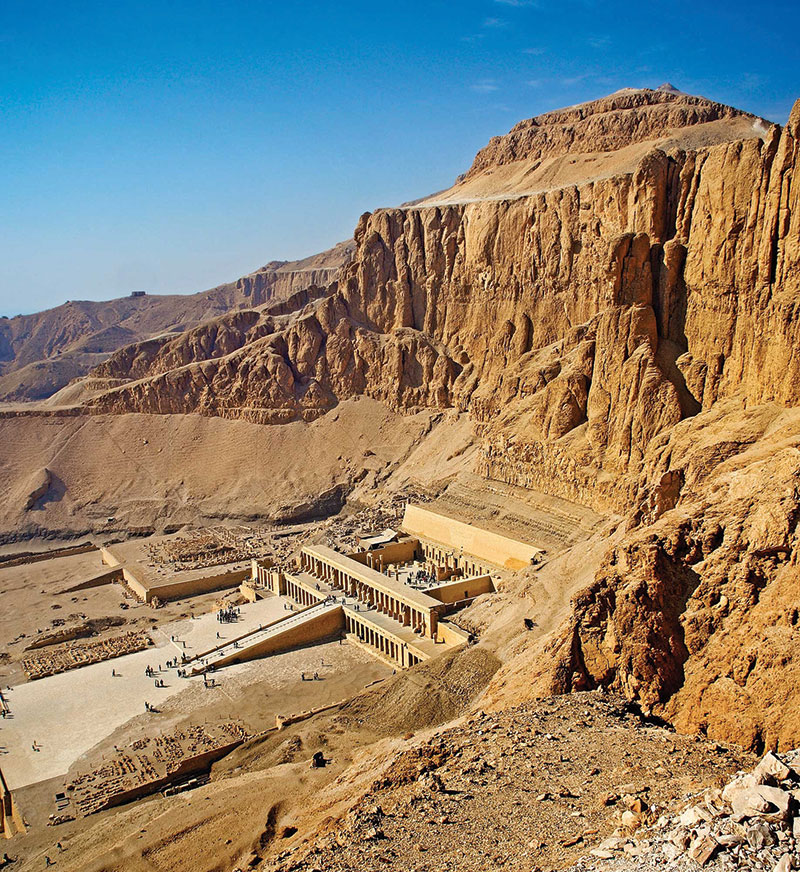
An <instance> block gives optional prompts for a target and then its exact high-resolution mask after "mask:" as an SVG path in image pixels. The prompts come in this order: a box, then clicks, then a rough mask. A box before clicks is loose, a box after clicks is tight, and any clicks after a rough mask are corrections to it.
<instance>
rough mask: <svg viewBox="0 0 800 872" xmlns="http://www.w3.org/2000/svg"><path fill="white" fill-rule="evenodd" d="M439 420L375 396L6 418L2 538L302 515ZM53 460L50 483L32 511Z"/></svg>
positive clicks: (387, 468)
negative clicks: (310, 408)
mask: <svg viewBox="0 0 800 872" xmlns="http://www.w3.org/2000/svg"><path fill="white" fill-rule="evenodd" d="M436 419H437V415H436V413H433V412H429V411H425V412H419V413H418V414H416V415H409V416H400V415H397V414H395V413H393V412H390V411H389V410H387V409H386V408H385V407H384V406H383V405H381V404H380V403H377V402H375V401H372V400H369V399H366V398H360V399H354V400H348V401H346V402H342V403H340V404H339V406H338V407H337V408H336V409H335V410H333V411H332V412H331V413H329V414H327V415H323V416H322V417H321V418H319V419H318V420H316V421H314V422H312V423H309V424H307V423H304V422H302V421H298V422H294V423H290V424H286V425H283V426H280V427H276V426H269V425H258V424H250V423H248V422H246V421H241V420H226V419H223V418H206V417H203V416H201V415H136V414H131V415H112V416H103V415H96V416H78V417H60V416H54V417H19V418H0V541H3V540H4V539H5V540H11V539H19V538H20V537H26V536H41V535H42V531H48V532H49V533H50V534H52V535H54V536H57V537H58V538H65V537H66V535H67V534H69V533H72V534H75V535H85V534H86V533H87V532H91V531H94V532H97V533H102V534H103V535H104V536H106V537H107V538H110V537H111V536H112V535H115V534H124V535H127V533H128V532H129V531H131V530H132V529H134V528H140V529H147V530H148V531H149V532H153V533H155V532H161V531H163V530H164V529H166V528H168V527H176V526H180V525H183V524H194V525H198V526H202V525H209V524H214V523H219V521H220V520H221V519H225V520H228V521H241V522H251V521H254V520H275V519H278V520H287V519H296V518H298V517H303V516H306V517H307V516H308V515H309V514H313V513H314V512H315V510H316V511H317V512H319V506H320V504H321V502H322V504H323V505H324V506H325V505H327V507H328V511H330V510H331V500H333V502H334V503H335V502H336V498H335V489H337V488H340V489H344V488H346V487H349V486H350V484H351V482H353V481H356V480H358V481H364V480H367V479H368V480H369V481H371V482H373V483H374V482H375V481H376V478H377V477H385V475H388V474H389V472H391V470H392V469H393V468H394V467H395V466H396V464H397V463H399V462H401V461H402V459H403V458H404V457H406V456H407V455H408V453H409V452H410V451H411V450H412V449H413V448H414V446H415V445H416V444H417V443H418V441H419V440H420V439H421V438H422V437H423V434H425V433H427V432H428V430H429V428H430V426H431V422H432V421H434V420H436ZM98 457H102V458H103V462H102V463H98V462H97V458H98ZM310 458H313V462H311V461H310ZM44 469H47V470H49V471H50V474H51V477H52V484H51V487H50V490H49V492H48V493H47V494H46V495H45V496H43V497H42V498H41V499H40V500H39V501H38V502H36V504H35V505H34V506H33V507H32V508H31V509H29V510H25V504H26V502H27V500H28V498H29V496H30V495H31V493H32V491H33V490H34V489H35V486H36V482H37V481H38V479H37V476H39V475H41V474H43V470H44ZM325 495H327V497H326V496H325ZM326 499H327V501H328V502H327V503H326V502H325V500H326ZM336 508H338V505H335V506H333V510H336ZM323 513H324V512H323ZM112 517H113V518H114V519H115V520H114V521H113V522H109V521H108V518H112Z"/></svg>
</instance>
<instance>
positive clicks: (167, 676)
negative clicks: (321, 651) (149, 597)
mask: <svg viewBox="0 0 800 872" xmlns="http://www.w3.org/2000/svg"><path fill="white" fill-rule="evenodd" d="M283 613H284V609H283V601H282V598H280V597H269V598H267V599H264V600H259V601H258V602H256V603H248V604H245V605H243V606H242V607H241V620H240V621H238V622H237V623H234V624H220V623H219V622H218V621H217V619H216V612H213V613H209V614H205V615H203V616H202V617H200V618H197V619H186V620H182V621H176V622H174V623H171V624H167V625H165V626H164V627H163V628H162V630H161V631H154V632H153V634H152V635H153V639H154V641H155V642H156V647H153V648H149V649H148V650H146V651H140V652H138V653H136V654H128V655H126V656H124V657H117V658H115V659H113V660H106V661H104V662H102V663H95V664H92V665H90V666H85V667H83V668H81V669H73V670H71V671H69V672H64V673H61V674H59V675H53V676H51V677H49V678H43V679H40V680H38V681H31V682H27V683H25V684H19V685H17V686H16V687H13V688H11V690H9V691H4V694H5V697H6V699H7V701H8V704H9V707H10V709H11V713H12V717H9V718H4V719H3V720H2V721H0V767H2V770H3V774H4V776H5V778H6V781H7V782H8V786H9V788H11V789H12V790H13V789H14V788H19V787H25V786H27V785H30V784H35V783H37V782H39V781H44V780H45V779H48V778H55V777H56V776H59V775H64V774H65V773H66V772H67V770H68V769H69V767H70V766H71V765H72V764H73V763H74V762H75V761H76V760H77V759H78V758H79V757H80V756H82V755H83V754H85V753H86V752H88V751H89V750H90V749H91V748H93V747H94V746H95V745H96V744H98V742H101V741H102V740H103V739H105V738H106V737H107V736H109V735H110V734H111V733H112V732H114V730H116V729H117V728H119V727H121V726H122V725H123V724H125V723H126V722H127V721H129V720H130V719H131V718H134V717H137V716H139V715H142V714H144V713H145V702H148V703H150V704H151V705H153V706H156V707H158V706H159V705H161V704H162V703H164V701H165V700H167V699H168V698H169V697H171V696H173V695H174V694H177V693H179V692H180V691H181V690H183V689H184V688H185V687H186V683H185V681H186V679H179V678H178V677H177V675H176V672H175V670H174V669H171V670H167V669H166V668H165V664H166V661H167V660H171V659H172V658H174V657H176V656H177V655H176V651H177V650H179V649H178V648H176V646H175V645H174V644H173V643H172V642H170V636H172V635H174V636H176V637H177V638H179V639H184V640H186V643H187V648H186V650H187V656H188V655H189V654H191V653H199V652H200V651H202V650H207V649H208V648H211V647H213V645H214V644H215V642H216V633H217V632H219V633H220V635H221V636H223V637H225V636H227V637H228V638H233V637H234V636H238V635H241V634H242V633H244V632H247V630H248V629H255V628H257V627H258V625H259V623H268V622H269V621H271V620H274V619H275V617H276V616H278V615H279V614H283ZM159 665H160V666H161V668H162V671H161V672H160V673H158V674H157V676H156V677H158V678H160V679H163V681H164V683H165V685H166V687H164V688H157V687H155V681H154V679H153V678H148V677H147V676H146V675H145V668H146V667H147V666H151V667H152V668H153V669H156V668H157V667H158V666H159ZM112 669H113V670H114V672H116V673H117V675H116V676H114V675H112ZM189 680H197V681H199V680H200V679H189ZM34 743H36V747H37V748H38V749H39V750H34V748H33V744H34Z"/></svg>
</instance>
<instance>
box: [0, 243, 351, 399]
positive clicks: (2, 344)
mask: <svg viewBox="0 0 800 872" xmlns="http://www.w3.org/2000/svg"><path fill="white" fill-rule="evenodd" d="M351 252H352V242H342V243H339V245H337V246H335V247H334V248H332V249H330V250H329V251H325V252H323V253H322V254H317V255H314V256H312V257H308V258H305V259H304V260H299V261H272V262H270V263H268V264H266V266H263V267H261V269H259V270H257V271H256V272H254V273H250V274H249V275H246V276H243V277H242V278H240V279H237V280H236V281H234V282H229V283H228V284H224V285H219V286H218V287H216V288H212V289H211V290H208V291H203V292H201V293H198V294H172V295H166V296H165V295H156V296H152V295H145V296H140V297H135V296H130V297H123V298H121V299H117V300H109V301H107V302H99V303H96V302H90V301H80V300H71V301H69V302H67V303H65V304H64V305H62V306H57V307H56V308H54V309H49V310H47V311H45V312H39V313H37V314H35V315H19V316H17V317H15V318H2V319H0V400H6V401H9V400H40V399H44V398H46V397H48V396H50V395H51V394H53V393H54V392H55V391H57V390H59V389H60V388H62V387H63V386H64V385H66V384H67V382H69V381H71V380H72V379H74V378H78V377H80V376H82V375H85V374H86V373H87V372H88V371H89V370H90V369H91V368H92V367H94V366H97V365H98V364H99V363H100V362H101V361H103V360H104V359H105V358H106V357H107V356H108V355H109V354H110V353H111V352H113V351H116V349H117V348H120V347H121V346H123V345H128V344H130V343H131V342H136V341H139V340H144V339H148V338H150V337H151V336H154V335H159V334H163V333H166V334H179V333H181V332H182V331H184V330H186V329H189V328H191V327H194V326H196V325H197V324H199V323H201V322H203V321H206V320H208V319H210V318H214V317H218V316H219V315H222V314H224V313H226V312H229V311H231V310H233V309H241V308H249V307H251V306H259V305H261V304H263V303H267V302H269V301H270V300H275V299H282V298H284V297H288V296H290V295H291V294H292V293H294V292H295V291H298V290H303V289H306V288H309V287H312V286H321V287H325V286H327V284H328V283H329V282H330V281H331V279H332V278H333V276H334V275H335V273H336V271H337V270H338V269H339V267H341V266H342V264H344V263H345V262H346V261H347V259H348V258H349V256H350V254H351Z"/></svg>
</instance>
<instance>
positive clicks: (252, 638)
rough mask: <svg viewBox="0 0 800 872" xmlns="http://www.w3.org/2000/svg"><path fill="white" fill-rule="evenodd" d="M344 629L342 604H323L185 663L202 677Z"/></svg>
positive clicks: (282, 619)
mask: <svg viewBox="0 0 800 872" xmlns="http://www.w3.org/2000/svg"><path fill="white" fill-rule="evenodd" d="M343 628H344V612H343V610H342V606H341V604H340V603H335V602H321V603H317V604H316V605H313V606H309V607H308V608H306V609H303V611H301V612H295V613H294V614H291V615H287V616H286V617H285V618H280V619H279V620H277V621H274V622H273V623H272V624H269V625H268V626H266V627H263V628H262V629H258V630H252V631H251V632H249V633H247V634H245V635H244V636H240V637H239V638H237V639H232V640H231V641H230V642H226V643H225V644H224V645H220V646H219V647H218V648H213V649H211V650H210V651H206V652H205V653H203V654H198V655H197V657H194V658H193V659H192V660H189V661H188V662H187V663H186V664H184V668H185V669H186V674H187V675H199V674H201V673H203V672H208V671H209V670H214V669H220V668H221V667H223V666H230V665H231V664H232V663H243V662H245V661H246V660H255V659H257V658H259V657H268V656H270V655H272V654H280V653H282V652H284V651H290V650H291V649H293V648H299V647H301V646H303V645H310V644H313V643H314V642H321V641H322V640H323V639H327V638H329V637H330V636H332V635H334V634H336V633H339V632H341V631H342V629H343Z"/></svg>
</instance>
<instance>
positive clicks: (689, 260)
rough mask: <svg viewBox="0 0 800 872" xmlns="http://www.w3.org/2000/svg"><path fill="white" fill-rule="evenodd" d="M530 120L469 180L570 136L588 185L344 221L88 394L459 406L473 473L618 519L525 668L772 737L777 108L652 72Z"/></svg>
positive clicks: (223, 407)
mask: <svg viewBox="0 0 800 872" xmlns="http://www.w3.org/2000/svg"><path fill="white" fill-rule="evenodd" d="M534 121H535V123H534V122H526V123H524V124H523V125H520V126H518V127H517V128H515V130H514V131H512V133H511V134H509V135H508V137H507V138H503V140H499V141H496V142H493V143H492V144H491V146H490V147H489V149H488V150H486V151H485V152H483V153H482V155H481V156H479V159H478V160H476V164H475V165H474V166H473V168H472V170H471V171H470V174H469V175H470V177H471V178H472V179H474V178H475V177H476V176H477V175H478V174H480V173H483V174H484V177H485V179H486V185H487V186H488V188H487V189H488V190H490V189H491V175H492V173H494V172H497V171H498V170H499V169H502V166H503V165H504V163H505V162H508V161H512V162H513V161H516V162H517V163H519V162H522V163H524V162H525V161H529V162H530V164H531V167H532V168H533V166H534V164H535V163H536V161H538V160H540V159H541V158H542V156H543V155H544V156H546V157H547V156H549V157H550V158H553V157H562V158H563V157H566V158H567V159H571V158H570V155H572V154H578V153H579V154H582V155H587V154H589V155H593V160H595V161H596V167H595V170H596V171H595V172H594V174H593V175H592V176H591V178H589V179H588V180H585V181H583V182H580V183H574V184H569V185H566V186H562V187H556V188H548V189H546V190H541V191H539V192H534V193H528V194H526V195H517V196H514V197H503V198H496V197H495V198H494V199H493V198H491V197H488V198H486V199H483V200H481V201H477V202H461V203H458V202H454V203H451V204H448V205H443V206H425V205H424V203H423V204H421V205H418V206H413V207H409V208H405V209H382V210H379V211H377V212H375V213H373V214H367V215H364V216H363V217H362V219H361V220H360V222H359V225H358V227H357V229H356V234H355V242H356V251H355V254H354V256H353V259H352V261H351V262H350V263H349V264H347V265H346V266H345V267H343V269H342V270H341V271H340V273H339V275H338V278H337V282H336V284H335V285H334V286H331V288H330V291H329V293H327V294H326V295H325V296H323V297H322V298H320V299H318V300H315V301H309V302H307V303H304V304H303V305H302V306H299V307H297V308H296V309H295V310H294V311H293V312H291V313H287V314H286V315H284V316H282V317H283V320H280V319H278V318H274V316H273V321H272V322H270V323H269V324H267V323H266V321H265V320H264V318H265V316H263V315H260V314H258V315H256V314H252V313H251V314H244V313H243V314H242V315H241V316H240V317H241V318H242V319H243V320H244V321H246V322H247V327H246V329H245V330H244V332H242V328H241V326H240V327H234V326H231V327H230V329H231V330H238V331H239V334H238V335H240V336H241V337H243V338H242V339H241V341H240V340H239V339H236V340H235V341H234V342H233V345H235V347H234V348H232V350H228V349H229V345H228V344H227V343H228V339H227V338H226V339H225V342H223V343H221V344H219V346H218V347H219V351H220V353H219V355H217V356H214V357H213V358H209V357H208V355H206V356H204V357H202V359H201V360H199V361H196V360H194V359H193V357H192V353H185V352H184V351H180V352H179V351H178V350H177V348H174V349H172V350H170V351H169V352H168V353H167V352H166V351H165V352H164V354H163V355H161V356H159V354H160V353H161V352H160V351H159V353H157V354H155V355H152V356H148V355H145V358H146V359H143V360H142V361H139V360H138V357H137V356H136V355H134V356H133V358H131V355H130V353H129V352H123V353H120V354H118V355H116V356H114V357H112V358H111V359H110V360H109V361H108V362H107V363H106V364H105V368H104V370H103V371H104V372H106V373H107V375H108V376H109V377H115V378H125V377H127V376H129V375H133V376H134V377H135V378H136V380H135V381H132V382H130V383H127V384H124V385H122V386H120V387H118V388H116V389H114V390H111V391H109V392H107V393H105V394H103V395H101V396H99V397H97V398H95V399H94V400H93V401H91V409H92V410H94V411H102V412H128V411H141V412H164V411H201V412H206V413H210V414H223V415H226V416H237V417H247V418H248V419H250V420H259V421H267V422H281V421H286V420H291V419H293V418H304V419H310V418H314V417H316V416H319V415H321V414H323V413H325V412H326V411H327V410H329V409H331V408H333V407H334V406H335V405H336V403H337V402H338V401H339V400H341V399H343V398H346V397H348V396H352V395H355V394H361V393H365V394H368V395H369V396H371V397H374V398H377V399H380V400H381V401H383V402H385V403H387V404H389V405H390V406H392V407H393V408H397V409H400V410H408V409H413V408H416V407H418V406H421V405H422V406H433V407H437V408H444V407H455V408H457V409H461V410H464V411H467V412H469V414H470V415H471V416H472V418H473V420H474V422H475V425H476V427H477V429H478V432H479V434H480V437H481V439H482V442H483V448H482V452H481V455H480V459H479V462H478V471H479V472H480V473H482V474H483V475H484V476H487V477H489V478H493V479H498V480H502V481H505V482H508V483H511V484H515V485H521V486H525V487H533V488H538V489H540V490H543V491H545V492H547V493H551V494H554V495H557V496H561V497H565V498H567V499H572V500H575V501H578V502H581V503H584V504H586V505H589V506H591V507H593V508H594V509H596V510H598V511H601V512H615V513H621V514H622V515H623V516H624V517H625V521H624V523H623V528H624V529H623V534H622V536H621V538H620V537H617V539H616V540H615V545H614V548H613V549H612V550H611V551H610V552H609V554H608V558H607V560H606V561H605V562H604V563H603V565H602V567H601V568H600V569H599V571H598V573H597V576H596V578H595V581H594V583H593V584H592V585H591V586H590V588H589V590H587V591H586V592H585V594H584V595H581V596H579V597H578V598H577V600H576V601H575V603H574V615H573V623H572V626H571V627H569V628H568V629H567V630H566V631H565V634H564V635H562V636H561V637H560V638H559V639H558V640H552V644H553V645H554V646H556V647H557V649H558V652H559V656H557V657H554V658H549V659H548V662H551V663H554V664H556V665H555V666H554V667H552V668H551V667H548V674H547V675H546V676H543V677H542V681H543V682H544V683H545V684H547V683H549V685H550V686H555V687H557V688H560V689H574V688H576V687H591V686H594V685H596V684H599V683H605V684H609V685H611V686H613V687H615V688H617V689H620V690H622V691H623V692H625V693H626V694H627V695H628V696H629V697H631V698H633V699H636V700H638V701H640V702H642V703H643V704H644V705H645V706H646V707H648V708H652V709H653V710H656V711H659V712H664V713H666V714H668V715H669V716H670V717H672V718H674V719H675V720H676V722H677V723H679V724H681V725H682V726H683V727H685V728H686V729H693V728H701V729H704V730H706V731H707V732H708V733H709V735H711V736H720V737H725V738H731V739H737V740H740V741H744V742H745V743H746V744H748V745H750V746H752V747H754V748H759V747H761V746H763V745H764V744H765V743H766V744H773V745H774V744H784V743H790V744H795V745H796V744H798V743H800V741H799V738H800V737H798V734H797V730H798V729H799V728H800V726H798V724H797V723H795V722H793V721H792V719H791V718H789V717H788V715H786V714H781V712H782V711H784V707H788V708H786V709H785V711H787V712H788V711H789V710H791V709H792V707H794V710H795V711H796V710H797V707H798V704H800V697H798V693H800V691H798V689H797V688H798V687H800V684H799V683H798V682H797V681H794V680H793V675H794V673H793V670H795V669H796V667H795V666H793V665H792V661H791V657H790V656H789V654H788V652H790V651H791V650H792V646H796V644H797V642H798V641H800V638H798V633H800V629H799V628H798V618H797V597H796V589H797V588H796V584H797V582H796V579H797V520H798V517H800V496H799V495H798V491H797V485H796V482H797V480H798V478H797V473H798V471H800V469H798V467H800V421H798V419H797V416H796V415H794V414H792V411H793V410H794V408H795V407H796V406H797V405H798V403H799V402H800V356H798V353H797V348H798V347H800V345H799V344H798V343H799V341H800V320H798V311H797V309H798V304H800V287H799V286H798V285H799V283H800V269H799V268H798V267H799V266H800V202H798V200H799V199H800V186H798V184H797V181H796V176H797V172H798V160H800V157H799V153H800V148H799V147H798V137H800V103H798V104H797V105H796V106H795V108H794V109H793V111H792V113H791V116H790V119H789V122H788V124H787V126H786V127H785V128H784V129H781V128H779V127H778V126H767V125H766V124H765V123H763V122H762V121H761V120H759V119H754V118H753V117H752V116H747V115H745V114H744V113H739V112H737V111H736V110H733V109H730V108H728V107H721V106H719V104H714V103H711V101H706V100H703V99H702V98H687V97H686V96H685V95H681V94H675V93H670V92H658V91H635V92H630V91H624V92H620V93H619V94H616V95H611V97H608V98H605V99H604V100H600V101H596V102H595V103H589V104H583V105H582V106H579V107H573V108H571V109H566V110H562V111H560V112H557V113H550V115H547V116H541V117H540V118H538V119H535V120H534ZM709 124H713V125H716V126H715V127H714V135H713V137H711V144H706V145H702V146H700V147H694V144H695V143H696V142H697V141H701V142H703V141H706V140H707V139H708V137H707V136H706V134H705V133H703V135H700V133H699V131H700V129H701V128H702V129H703V130H706V131H707V125H709ZM726 130H727V131H728V133H727V134H726V133H725V131H726ZM742 130H747V131H749V136H748V137H747V138H741V137H742ZM726 135H727V137H728V138H727V139H726ZM648 137H650V139H648ZM632 141H635V142H634V143H633V144H635V145H636V147H637V149H640V151H639V152H637V154H639V157H638V159H637V162H636V164H635V166H634V167H633V168H632V169H625V170H620V169H619V167H620V164H619V162H618V160H617V157H618V154H619V152H620V151H622V150H624V149H625V148H626V147H629V146H630V144H631V142H632ZM651 141H652V142H655V143H661V144H663V145H664V148H661V147H653V148H648V147H647V146H648V143H649V142H651ZM615 149H616V151H615ZM248 319H249V320H248ZM251 321H252V323H250V322H251ZM227 329H228V328H227V327H226V330H227ZM248 331H249V332H248ZM223 335H224V336H227V334H226V333H225V331H223ZM185 339H186V341H187V342H189V344H191V340H190V339H189V337H185ZM125 354H127V355H128V357H127V358H126V357H125V356H124V355H125ZM170 355H172V357H170ZM132 360H136V361H137V362H136V366H133V363H132ZM173 360H174V361H175V362H177V361H189V362H186V363H183V364H182V365H181V366H178V367H177V368H169V367H170V366H171V361H173ZM768 628H769V629H768ZM742 633H744V634H745V638H746V640H747V645H749V646H751V648H750V649H748V650H750V651H751V653H750V654H745V653H743V652H742V650H741V644H740V642H737V641H736V640H737V639H740V638H741V634H742ZM766 638H769V640H770V641H769V644H768V645H767V644H764V640H765V639H766ZM734 652H735V654H736V657H735V658H733V659H732V654H733V653H734ZM741 658H744V659H742V662H741V663H739V659H741ZM733 660H735V661H736V662H735V663H734V662H733ZM532 668H533V667H532ZM743 712H746V713H747V717H740V715H741V713H743ZM796 720H797V719H796V718H795V719H794V721H796Z"/></svg>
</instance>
